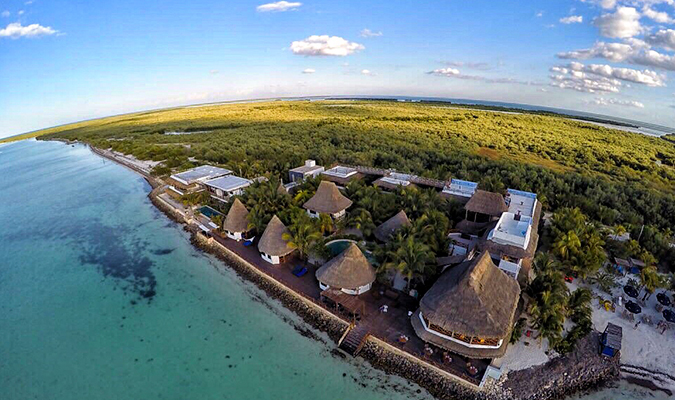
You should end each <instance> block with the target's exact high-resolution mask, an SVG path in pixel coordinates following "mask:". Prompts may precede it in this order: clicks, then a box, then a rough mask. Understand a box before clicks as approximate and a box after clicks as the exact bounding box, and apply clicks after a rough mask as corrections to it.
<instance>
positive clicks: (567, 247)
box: [553, 231, 581, 260]
mask: <svg viewBox="0 0 675 400" xmlns="http://www.w3.org/2000/svg"><path fill="white" fill-rule="evenodd" d="M580 247H581V241H580V240H579V236H577V234H576V233H575V232H574V231H568V232H567V233H566V234H564V235H562V236H560V237H558V239H557V240H556V242H555V243H554V244H553V249H554V251H555V252H556V253H557V254H558V255H559V256H560V258H562V259H563V260H569V259H570V256H571V255H574V254H576V253H577V252H578V251H579V248H580Z"/></svg>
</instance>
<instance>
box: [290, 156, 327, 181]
mask: <svg viewBox="0 0 675 400" xmlns="http://www.w3.org/2000/svg"><path fill="white" fill-rule="evenodd" d="M323 171H324V167H322V166H320V165H316V161H314V160H305V165H302V166H300V167H297V168H293V169H291V170H289V171H288V178H289V179H290V181H291V182H302V181H304V180H305V179H307V178H316V177H317V176H319V175H320V174H321V173H322V172H323Z"/></svg>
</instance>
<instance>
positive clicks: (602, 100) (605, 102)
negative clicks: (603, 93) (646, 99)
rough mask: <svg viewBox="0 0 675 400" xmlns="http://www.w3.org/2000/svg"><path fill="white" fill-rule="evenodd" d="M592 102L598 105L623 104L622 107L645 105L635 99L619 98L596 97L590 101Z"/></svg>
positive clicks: (642, 106) (643, 106) (641, 106)
mask: <svg viewBox="0 0 675 400" xmlns="http://www.w3.org/2000/svg"><path fill="white" fill-rule="evenodd" d="M592 103H593V104H597V105H599V106H610V105H616V106H623V107H635V108H645V105H644V104H642V103H640V102H639V101H635V100H619V99H612V98H604V97H597V98H595V99H594V100H593V101H592Z"/></svg>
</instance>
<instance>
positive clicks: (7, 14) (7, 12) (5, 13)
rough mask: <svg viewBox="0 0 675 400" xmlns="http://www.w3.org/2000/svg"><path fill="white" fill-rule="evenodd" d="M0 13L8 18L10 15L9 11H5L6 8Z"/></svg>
mask: <svg viewBox="0 0 675 400" xmlns="http://www.w3.org/2000/svg"><path fill="white" fill-rule="evenodd" d="M0 15H2V16H3V17H5V18H8V17H9V15H10V12H9V11H7V10H5V11H3V12H2V13H1V14H0Z"/></svg>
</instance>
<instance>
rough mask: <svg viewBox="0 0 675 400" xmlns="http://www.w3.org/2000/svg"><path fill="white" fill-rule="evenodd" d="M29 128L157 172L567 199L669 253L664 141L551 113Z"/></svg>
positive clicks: (393, 113) (670, 169) (305, 106)
mask: <svg viewBox="0 0 675 400" xmlns="http://www.w3.org/2000/svg"><path fill="white" fill-rule="evenodd" d="M205 131H206V132H205ZM165 132H192V133H191V134H183V135H167V134H165ZM35 135H44V136H43V137H44V138H65V139H71V140H73V139H77V140H80V141H84V142H87V143H90V144H92V145H95V146H98V147H104V148H108V147H112V148H113V149H114V150H117V151H121V152H124V153H128V154H133V155H134V156H136V157H138V158H141V159H152V160H157V161H163V165H162V166H160V167H158V168H157V169H156V171H155V172H156V173H157V174H167V173H168V172H169V170H170V168H177V169H184V168H188V167H190V166H192V165H194V164H196V163H206V162H208V163H216V164H220V165H224V166H226V167H228V168H230V169H232V170H233V171H235V173H237V174H239V175H242V176H246V177H255V176H258V175H261V174H265V173H271V174H272V175H273V176H277V177H279V176H285V173H286V171H287V170H288V169H289V168H292V167H295V166H298V165H301V164H302V162H303V160H304V159H305V158H313V159H316V160H317V162H318V163H320V164H323V165H330V164H332V163H335V162H343V163H351V164H361V165H366V166H375V167H383V168H396V169H397V170H400V171H403V172H413V173H416V174H418V175H422V176H427V177H433V178H439V179H448V178H451V177H455V178H460V179H468V180H473V181H478V182H480V183H481V187H484V188H488V189H496V190H500V189H503V188H504V187H513V188H518V189H522V190H528V191H533V192H536V193H538V195H539V198H540V200H542V203H543V204H544V205H545V206H546V207H547V208H548V209H549V210H552V211H556V210H558V209H561V208H565V207H567V208H575V207H577V208H579V209H580V210H581V212H582V213H583V214H585V215H587V216H588V218H589V220H591V221H595V222H598V223H601V224H603V225H608V226H614V225H617V224H622V225H623V226H625V227H626V229H627V230H628V231H630V232H631V234H632V235H633V237H634V238H637V237H638V233H639V231H640V230H642V231H643V234H642V235H640V239H639V244H640V246H642V247H643V248H645V249H647V250H648V251H649V252H650V253H652V254H653V255H654V256H655V257H656V258H657V259H658V260H660V261H661V262H662V264H664V265H666V264H672V263H673V260H675V249H673V248H672V247H670V246H669V244H670V241H671V240H672V238H671V237H670V232H669V231H666V229H667V228H669V227H671V226H673V224H674V223H675V145H673V144H672V143H670V142H667V141H665V140H662V139H659V138H654V137H648V136H644V135H639V134H634V133H628V132H621V131H617V130H612V129H607V128H604V127H601V126H597V125H591V124H588V123H584V122H579V121H574V120H571V119H565V118H561V117H556V116H549V115H536V114H505V113H495V112H488V111H479V110H476V109H471V108H458V107H456V106H454V105H453V106H452V107H448V106H447V105H446V104H442V103H433V104H420V103H396V102H386V101H317V102H301V101H297V102H266V103H248V104H227V105H213V106H203V107H186V108H176V109H169V110H160V111H151V112H143V113H137V114H128V115H121V116H116V117H110V118H104V119H98V120H93V121H86V122H80V123H76V124H70V125H65V126H60V127H56V128H51V129H47V130H43V131H40V132H35ZM190 160H196V161H195V162H192V161H190ZM299 195H300V194H299ZM377 207H379V206H375V205H368V204H365V205H364V207H363V208H365V209H366V210H367V211H368V212H369V213H370V214H371V218H372V220H373V222H374V223H375V224H377V223H379V222H380V221H381V218H382V215H385V214H388V212H379V215H378V211H376V210H375V208H377ZM412 207H413V212H415V211H414V205H412ZM387 211H388V209H387ZM364 215H365V214H364ZM409 216H410V215H409ZM410 217H411V218H413V217H412V216H410ZM643 224H645V227H644V228H642V225H643Z"/></svg>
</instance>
